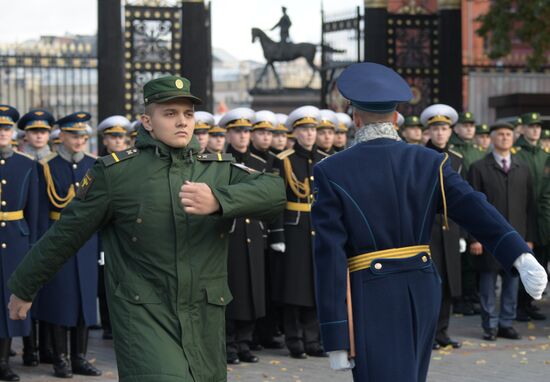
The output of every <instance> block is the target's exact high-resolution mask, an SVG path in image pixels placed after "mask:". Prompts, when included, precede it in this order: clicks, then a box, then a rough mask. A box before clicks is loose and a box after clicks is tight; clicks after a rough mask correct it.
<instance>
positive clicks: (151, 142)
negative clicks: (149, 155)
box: [136, 127, 201, 159]
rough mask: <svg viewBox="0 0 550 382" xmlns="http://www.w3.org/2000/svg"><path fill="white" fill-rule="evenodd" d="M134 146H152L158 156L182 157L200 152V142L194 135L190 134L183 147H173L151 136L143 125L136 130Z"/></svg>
mask: <svg viewBox="0 0 550 382" xmlns="http://www.w3.org/2000/svg"><path fill="white" fill-rule="evenodd" d="M136 147H137V148H147V147H150V148H153V149H155V152H156V153H157V155H158V156H160V157H172V158H178V159H183V158H186V157H189V158H190V157H191V156H193V155H196V154H198V153H199V152H200V149H201V147H200V144H199V141H198V140H197V138H196V137H195V135H194V134H193V135H192V136H191V141H190V142H189V144H188V145H187V146H185V147H180V148H175V147H170V146H168V145H166V144H165V143H163V142H161V141H159V140H157V139H155V138H153V137H152V136H151V134H149V132H148V131H147V130H145V129H144V128H143V127H140V128H139V130H138V135H137V138H136Z"/></svg>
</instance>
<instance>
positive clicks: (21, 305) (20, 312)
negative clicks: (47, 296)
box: [8, 294, 32, 320]
mask: <svg viewBox="0 0 550 382" xmlns="http://www.w3.org/2000/svg"><path fill="white" fill-rule="evenodd" d="M31 305H32V302H28V301H23V300H21V299H20V298H19V297H17V296H16V295H14V294H12V295H11V296H10V302H9V303H8V309H9V311H10V318H11V319H12V320H24V319H25V318H27V313H28V312H29V309H30V308H31Z"/></svg>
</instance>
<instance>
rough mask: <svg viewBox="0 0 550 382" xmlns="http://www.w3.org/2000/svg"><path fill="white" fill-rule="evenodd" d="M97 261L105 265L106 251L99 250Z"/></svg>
mask: <svg viewBox="0 0 550 382" xmlns="http://www.w3.org/2000/svg"><path fill="white" fill-rule="evenodd" d="M97 262H98V263H99V265H105V252H103V251H101V252H99V260H98V261H97Z"/></svg>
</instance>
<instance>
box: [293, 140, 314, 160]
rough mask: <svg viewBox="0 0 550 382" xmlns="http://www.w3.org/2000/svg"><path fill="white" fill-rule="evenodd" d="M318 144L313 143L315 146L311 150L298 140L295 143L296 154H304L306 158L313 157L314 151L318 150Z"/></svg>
mask: <svg viewBox="0 0 550 382" xmlns="http://www.w3.org/2000/svg"><path fill="white" fill-rule="evenodd" d="M316 149H317V146H315V145H313V148H312V149H311V150H307V149H306V148H305V147H304V146H302V145H301V144H300V143H298V141H296V143H295V144H294V151H295V152H296V154H298V155H300V156H303V157H305V158H310V157H313V153H314V152H315V151H316Z"/></svg>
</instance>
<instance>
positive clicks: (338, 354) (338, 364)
mask: <svg viewBox="0 0 550 382" xmlns="http://www.w3.org/2000/svg"><path fill="white" fill-rule="evenodd" d="M328 357H329V358H328V359H329V361H330V368H331V369H332V370H337V371H347V370H351V369H353V368H354V367H355V362H354V361H353V359H349V358H348V352H347V350H337V351H331V352H329V353H328Z"/></svg>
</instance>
